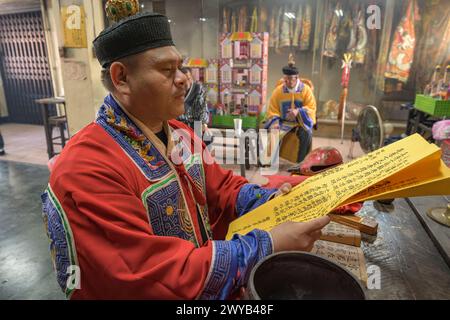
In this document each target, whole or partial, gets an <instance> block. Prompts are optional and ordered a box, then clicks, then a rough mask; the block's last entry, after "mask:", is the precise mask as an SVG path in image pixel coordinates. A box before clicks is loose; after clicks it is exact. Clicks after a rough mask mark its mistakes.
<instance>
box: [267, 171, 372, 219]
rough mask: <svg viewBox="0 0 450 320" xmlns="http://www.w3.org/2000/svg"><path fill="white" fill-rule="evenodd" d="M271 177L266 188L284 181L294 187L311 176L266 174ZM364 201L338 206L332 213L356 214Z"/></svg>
mask: <svg viewBox="0 0 450 320" xmlns="http://www.w3.org/2000/svg"><path fill="white" fill-rule="evenodd" d="M264 177H266V178H267V179H269V182H268V183H267V184H265V185H263V187H265V188H280V187H281V185H282V184H283V183H290V184H291V185H292V186H293V187H295V186H296V185H298V184H300V183H302V182H303V181H305V180H306V179H308V178H309V176H297V175H294V176H282V175H273V176H264ZM363 205H364V202H356V203H352V204H348V205H345V206H341V207H338V208H336V209H334V210H333V211H332V212H331V213H334V214H355V213H356V212H358V211H359V210H361V208H362V207H363Z"/></svg>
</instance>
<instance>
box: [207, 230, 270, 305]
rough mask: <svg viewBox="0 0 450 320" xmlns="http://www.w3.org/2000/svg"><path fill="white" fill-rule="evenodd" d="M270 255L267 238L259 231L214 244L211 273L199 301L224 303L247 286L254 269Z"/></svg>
mask: <svg viewBox="0 0 450 320" xmlns="http://www.w3.org/2000/svg"><path fill="white" fill-rule="evenodd" d="M272 252H273V245H272V238H271V236H270V234H269V233H268V232H266V231H262V230H259V229H255V230H253V231H251V232H249V233H247V234H246V235H245V236H242V235H237V234H236V235H234V236H233V239H231V240H230V241H213V254H212V261H211V269H210V272H209V274H208V276H207V278H206V282H205V287H204V289H203V291H202V293H201V295H200V297H199V298H200V299H208V300H213V299H219V300H224V299H227V298H228V297H229V296H230V295H231V294H232V293H234V292H235V291H236V290H239V288H240V287H242V286H244V285H246V284H247V281H248V278H249V276H250V273H251V271H252V269H253V267H254V266H255V265H256V264H257V263H258V262H259V261H260V260H261V259H263V258H264V257H266V256H268V255H270V254H272Z"/></svg>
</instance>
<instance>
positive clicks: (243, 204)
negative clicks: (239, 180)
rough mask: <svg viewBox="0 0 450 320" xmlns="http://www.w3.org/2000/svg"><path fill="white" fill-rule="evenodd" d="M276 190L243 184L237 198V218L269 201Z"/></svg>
mask: <svg viewBox="0 0 450 320" xmlns="http://www.w3.org/2000/svg"><path fill="white" fill-rule="evenodd" d="M277 190H278V189H266V188H262V187H260V186H258V185H257V184H250V183H248V184H245V185H244V186H243V187H242V188H241V190H239V194H238V196H237V201H236V213H237V215H238V217H240V216H243V215H244V214H246V213H247V212H249V211H252V210H253V209H256V208H257V207H259V206H260V205H262V204H264V203H266V202H267V201H269V200H270V199H271V197H272V195H273V194H274V193H275V192H277Z"/></svg>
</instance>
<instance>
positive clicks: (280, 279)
mask: <svg viewBox="0 0 450 320" xmlns="http://www.w3.org/2000/svg"><path fill="white" fill-rule="evenodd" d="M247 289H248V290H247V295H248V297H249V298H250V299H255V300H324V299H333V300H341V299H343V300H364V299H365V294H364V290H363V288H362V286H361V284H360V283H359V281H358V280H357V279H356V278H355V277H354V276H353V275H352V274H351V273H350V272H348V271H347V270H345V269H343V268H342V267H340V266H339V265H337V264H336V263H334V262H332V261H330V260H328V259H325V258H322V257H319V256H317V255H315V254H311V253H306V252H300V251H286V252H279V253H275V254H272V255H270V256H267V257H266V258H265V259H263V260H261V261H260V262H259V263H258V264H257V265H256V266H255V267H254V268H253V270H252V271H251V273H250V278H249V283H248V287H247Z"/></svg>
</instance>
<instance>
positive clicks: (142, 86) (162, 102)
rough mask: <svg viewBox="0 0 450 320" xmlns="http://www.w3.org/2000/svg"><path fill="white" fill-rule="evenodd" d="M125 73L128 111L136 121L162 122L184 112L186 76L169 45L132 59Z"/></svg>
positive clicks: (177, 54) (179, 59)
mask: <svg viewBox="0 0 450 320" xmlns="http://www.w3.org/2000/svg"><path fill="white" fill-rule="evenodd" d="M133 59H135V60H134V62H135V63H134V64H133V66H132V68H131V70H130V73H129V79H128V81H129V85H130V95H129V96H130V109H131V110H130V111H131V112H132V114H133V115H134V116H136V117H138V118H139V119H140V120H143V121H147V120H148V119H151V120H152V122H154V121H165V120H170V119H175V118H177V117H178V116H180V115H181V114H183V113H184V96H185V93H186V82H187V79H186V76H185V74H183V73H182V72H181V71H180V67H181V64H182V60H181V56H180V54H179V53H178V51H177V50H176V49H175V47H173V46H168V47H162V48H156V49H151V50H148V51H145V52H143V53H140V54H137V55H136V56H135V57H133Z"/></svg>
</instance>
